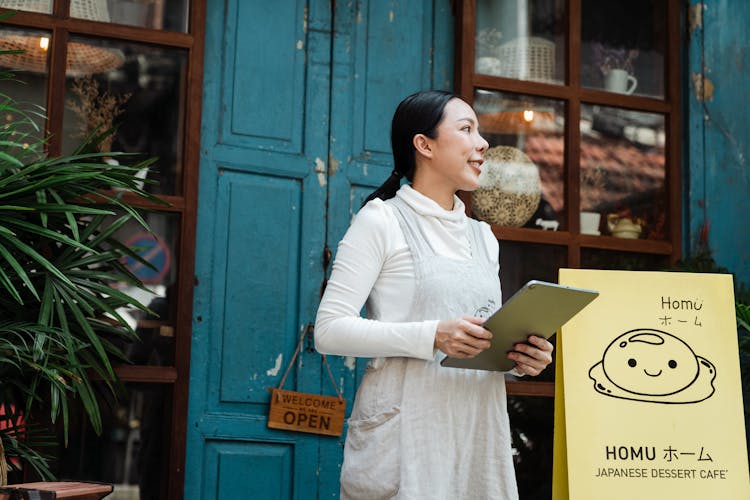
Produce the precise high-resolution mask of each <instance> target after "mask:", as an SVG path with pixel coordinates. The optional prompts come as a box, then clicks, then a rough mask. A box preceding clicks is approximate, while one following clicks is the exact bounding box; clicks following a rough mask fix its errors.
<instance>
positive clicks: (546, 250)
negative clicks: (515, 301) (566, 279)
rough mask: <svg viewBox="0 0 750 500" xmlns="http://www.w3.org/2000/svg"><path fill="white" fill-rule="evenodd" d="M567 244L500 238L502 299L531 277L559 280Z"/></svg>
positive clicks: (566, 256)
mask: <svg viewBox="0 0 750 500" xmlns="http://www.w3.org/2000/svg"><path fill="white" fill-rule="evenodd" d="M567 258H568V255H567V250H566V247H564V246H556V245H542V244H535V243H518V242H515V241H503V240H501V241H500V283H501V284H502V287H503V301H506V300H508V299H509V298H511V296H512V295H513V294H514V293H516V291H518V290H519V289H520V288H521V287H522V286H523V285H524V284H525V283H526V282H527V281H529V280H542V281H550V282H553V283H557V274H558V270H559V269H560V268H561V267H565V266H566V264H567Z"/></svg>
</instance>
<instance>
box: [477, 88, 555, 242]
mask: <svg viewBox="0 0 750 500" xmlns="http://www.w3.org/2000/svg"><path fill="white" fill-rule="evenodd" d="M474 109H476V111H477V118H478V119H479V131H480V133H481V134H482V136H484V138H485V139H487V142H489V144H490V149H489V150H488V151H487V153H486V154H485V163H484V165H483V166H482V177H480V182H481V183H482V187H481V188H480V189H479V190H477V191H475V192H474V193H473V194H472V207H473V210H474V215H475V216H476V217H477V218H479V219H482V220H485V221H487V222H489V223H491V224H499V225H505V226H516V227H521V226H522V227H529V228H536V229H548V230H558V229H563V228H564V226H565V214H564V210H565V188H564V168H563V166H564V163H565V138H564V130H565V105H564V103H563V102H562V101H557V100H553V99H546V98H542V97H533V96H527V95H521V94H511V93H507V92H496V91H488V90H477V91H476V92H475V94H474ZM503 186H505V187H503Z"/></svg>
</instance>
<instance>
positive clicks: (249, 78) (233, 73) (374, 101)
mask: <svg viewBox="0 0 750 500" xmlns="http://www.w3.org/2000/svg"><path fill="white" fill-rule="evenodd" d="M332 9H335V13H334V12H332ZM207 16H208V17H207V20H206V23H207V35H206V64H205V73H204V93H203V97H204V103H203V109H204V113H203V124H202V144H203V145H204V146H203V152H202V155H201V168H200V185H201V192H200V198H199V206H198V228H197V231H198V238H197V240H198V245H197V248H196V254H197V256H196V283H197V284H199V285H196V291H195V302H194V310H195V318H196V321H194V323H193V340H192V354H191V355H192V359H191V373H190V391H191V394H190V403H189V409H188V422H189V430H188V436H187V441H188V449H187V458H186V470H187V471H190V472H191V473H189V474H186V477H185V498H186V499H188V500H196V499H199V498H200V499H207V500H208V499H215V498H247V494H248V492H252V495H253V498H273V499H277V498H284V499H291V498H295V499H307V498H331V499H333V498H338V492H339V488H338V476H339V470H340V465H341V459H342V450H343V437H342V438H340V439H337V438H330V437H319V436H314V435H301V434H298V433H290V432H286V431H276V430H269V429H268V428H267V427H266V413H267V408H268V397H269V396H268V393H267V391H266V388H267V387H270V386H277V385H278V383H279V381H280V380H279V379H280V377H281V375H282V373H283V372H284V371H285V369H286V365H285V363H287V364H288V362H285V360H289V359H291V356H292V352H293V351H294V347H295V345H296V342H297V339H298V338H299V336H300V335H301V333H302V332H303V331H305V329H306V325H307V324H308V323H310V322H312V321H313V320H314V317H315V308H316V306H317V303H318V300H319V293H320V285H321V283H322V282H323V278H324V275H325V272H326V271H327V270H325V269H323V266H322V265H321V260H322V259H321V256H322V253H323V249H324V247H325V245H326V244H328V246H329V247H330V248H333V249H335V248H336V244H337V243H338V241H339V240H340V238H341V236H342V235H343V233H344V231H345V230H346V228H347V227H348V225H349V222H350V219H351V217H352V215H353V213H354V212H355V211H356V209H357V208H358V207H359V205H360V204H361V202H362V200H363V199H364V196H365V195H366V194H367V193H368V192H369V191H371V190H372V189H373V188H374V187H375V186H376V185H378V184H379V183H380V182H382V180H383V179H384V178H385V177H387V175H388V174H389V173H390V170H391V168H392V167H391V166H390V163H391V160H390V145H389V138H388V128H389V124H390V114H391V113H392V111H393V109H394V107H395V105H396V103H397V102H398V101H399V100H400V99H401V98H403V97H404V96H405V95H407V94H408V93H410V92H412V91H414V90H417V89H421V88H443V87H445V86H446V82H447V78H446V75H449V74H451V72H452V70H451V67H450V65H451V61H452V40H453V38H452V30H451V28H452V24H453V20H452V18H451V14H450V4H449V0H420V1H414V2H389V3H388V4H386V2H379V1H374V0H370V1H367V0H362V1H359V2H329V1H327V0H286V1H283V2H245V1H244V0H208V6H207ZM334 22H335V23H336V24H335V25H333V23H334ZM249 49H255V50H249ZM259 49H260V50H259ZM433 54H434V57H432V58H431V55H433ZM334 137H335V138H336V139H335V140H334ZM341 158H346V160H345V161H344V160H340V159H341ZM326 160H327V161H326ZM326 163H327V164H326ZM368 168H369V175H367V173H366V170H367V169H368ZM337 172H338V175H334V174H336V173H337ZM198 318H200V319H198ZM309 340H311V339H309ZM309 345H310V343H309V342H308V343H306V345H305V349H303V352H302V353H301V354H300V356H299V357H298V360H297V361H296V363H295V364H294V366H293V369H292V371H291V372H290V375H289V379H288V380H287V381H286V384H285V386H286V388H287V389H292V390H298V391H303V392H311V393H318V394H321V393H322V394H327V395H331V393H333V388H331V387H330V385H331V384H330V381H329V380H328V377H327V374H325V373H324V372H323V370H322V365H321V357H320V356H319V355H318V354H316V353H314V352H312V351H311V350H309V349H308V347H309ZM271 360H275V361H274V362H273V366H270V365H271ZM329 362H330V365H331V368H332V371H333V373H334V378H335V379H336V380H337V381H338V382H339V383H340V385H341V386H342V387H341V389H342V392H343V394H344V397H345V398H346V399H347V400H348V401H349V402H350V404H349V405H348V406H349V409H351V401H353V397H354V392H355V390H356V387H357V384H358V382H359V380H360V379H361V376H362V374H363V371H364V360H359V361H357V360H356V359H355V358H351V357H349V358H340V357H336V356H331V357H329Z"/></svg>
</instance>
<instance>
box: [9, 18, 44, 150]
mask: <svg viewBox="0 0 750 500" xmlns="http://www.w3.org/2000/svg"><path fill="white" fill-rule="evenodd" d="M51 39H52V34H51V33H50V32H48V31H40V30H30V29H17V28H11V27H3V28H2V29H0V50H2V51H12V50H21V51H23V52H22V53H18V54H0V94H4V95H6V96H8V97H10V98H12V99H13V100H15V101H16V103H17V106H18V107H17V110H9V109H3V111H4V112H3V113H2V114H1V115H0V126H2V127H5V128H6V130H7V129H8V128H10V127H13V128H15V132H16V133H15V134H13V137H14V139H16V140H17V141H18V142H19V143H22V144H28V145H29V147H34V148H35V150H36V151H39V152H41V151H43V150H44V142H45V140H46V135H45V127H46V121H47V118H46V114H47V113H46V109H45V108H46V106H47V85H48V80H49V74H48V54H49V47H50V41H51ZM0 98H2V96H0ZM3 108H5V107H3ZM22 115H23V116H22ZM23 122H26V123H23Z"/></svg>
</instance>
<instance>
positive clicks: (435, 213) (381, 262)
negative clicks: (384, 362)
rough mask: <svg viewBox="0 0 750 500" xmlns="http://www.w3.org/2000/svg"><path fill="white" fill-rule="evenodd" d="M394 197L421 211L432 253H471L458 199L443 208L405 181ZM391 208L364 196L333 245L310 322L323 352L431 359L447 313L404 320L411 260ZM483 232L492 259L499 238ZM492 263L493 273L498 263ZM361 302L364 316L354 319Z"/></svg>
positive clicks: (410, 296) (412, 285)
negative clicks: (334, 250)
mask: <svg viewBox="0 0 750 500" xmlns="http://www.w3.org/2000/svg"><path fill="white" fill-rule="evenodd" d="M396 196H398V197H399V198H401V199H402V200H403V201H405V202H406V203H407V204H408V205H409V206H410V207H412V208H413V209H414V210H415V211H416V212H417V213H418V214H419V215H421V216H422V218H421V220H422V224H423V227H424V232H425V234H426V235H427V237H428V238H429V240H430V244H431V246H432V248H433V249H434V250H435V252H436V253H438V254H440V255H444V256H448V257H452V258H456V259H469V258H471V248H470V243H469V239H468V237H467V231H468V230H469V228H468V219H467V217H466V215H465V213H464V211H465V207H464V204H463V202H462V201H461V200H460V199H459V198H458V197H457V196H454V203H453V210H445V209H443V208H442V207H440V205H438V204H437V203H436V202H435V201H434V200H432V199H430V198H428V197H426V196H424V195H423V194H421V193H420V192H418V191H416V190H415V189H413V188H412V187H411V186H409V185H404V186H402V187H401V189H399V191H398V192H397V193H396ZM393 210H394V209H393V208H392V207H390V206H389V205H388V204H386V203H384V202H383V201H382V200H380V199H375V200H372V201H370V202H369V203H368V204H367V205H365V206H364V207H363V208H362V209H361V210H360V211H359V213H358V214H357V215H356V216H355V218H354V220H353V221H352V224H351V226H350V227H349V230H348V231H347V232H346V235H345V236H344V238H343V239H342V240H341V242H340V243H339V246H338V251H337V255H336V260H335V261H334V263H333V270H332V272H331V278H330V279H329V280H328V285H327V287H326V290H325V293H324V294H323V299H322V301H321V303H320V307H319V308H318V315H317V318H316V321H315V346H316V348H317V349H318V351H320V352H321V353H324V354H337V355H341V356H359V357H388V356H406V357H412V358H421V359H426V360H429V359H433V357H434V347H433V346H434V342H435V332H436V329H437V324H438V322H439V321H440V320H442V319H450V318H434V320H430V321H417V322H414V321H410V318H409V312H410V311H411V309H412V302H413V299H414V289H415V276H414V262H413V260H412V256H411V252H410V251H409V248H408V246H407V245H406V240H405V239H404V235H403V232H402V231H401V227H400V226H399V223H398V220H397V219H396V216H395V214H394V213H393ZM484 229H485V231H484V241H483V243H484V244H485V245H487V251H488V254H489V255H491V256H495V258H497V256H498V255H499V250H498V242H497V239H496V238H495V236H494V235H493V234H492V231H491V230H490V228H489V226H488V225H486V224H484ZM494 264H495V272H498V271H499V263H498V262H497V260H495V262H494ZM457 279H460V277H457ZM365 302H366V303H367V317H368V318H369V319H365V318H362V317H360V311H361V310H362V306H363V305H365Z"/></svg>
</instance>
